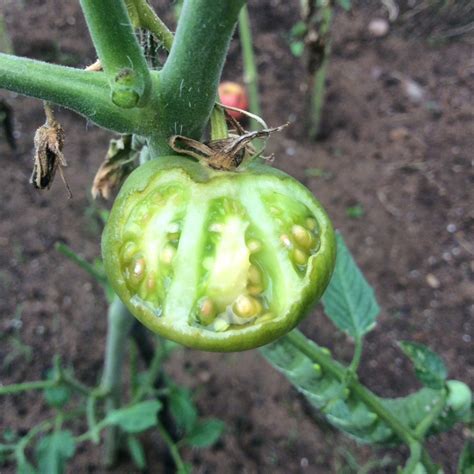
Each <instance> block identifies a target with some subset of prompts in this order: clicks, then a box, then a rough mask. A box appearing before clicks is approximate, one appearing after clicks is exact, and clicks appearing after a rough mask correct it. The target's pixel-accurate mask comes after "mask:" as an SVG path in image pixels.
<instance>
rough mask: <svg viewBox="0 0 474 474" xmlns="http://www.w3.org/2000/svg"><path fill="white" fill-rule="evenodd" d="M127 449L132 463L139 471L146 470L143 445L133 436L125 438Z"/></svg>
mask: <svg viewBox="0 0 474 474" xmlns="http://www.w3.org/2000/svg"><path fill="white" fill-rule="evenodd" d="M127 447H128V450H129V452H130V456H131V457H132V460H133V463H134V464H135V466H137V468H138V469H140V471H143V470H145V469H146V457H145V451H144V449H143V445H142V443H141V442H140V440H139V439H138V438H137V437H135V436H127Z"/></svg>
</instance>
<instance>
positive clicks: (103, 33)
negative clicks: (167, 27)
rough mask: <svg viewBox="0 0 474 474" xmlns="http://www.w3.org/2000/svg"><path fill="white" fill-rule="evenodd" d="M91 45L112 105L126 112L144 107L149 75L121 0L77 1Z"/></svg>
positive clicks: (147, 95) (148, 91)
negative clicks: (102, 70) (79, 4)
mask: <svg viewBox="0 0 474 474" xmlns="http://www.w3.org/2000/svg"><path fill="white" fill-rule="evenodd" d="M81 7H82V10H83V12H84V16H85V17H86V21H87V26H88V27H89V31H90V34H91V36H92V41H93V42H94V46H95V48H96V51H97V54H98V56H99V59H100V63H101V65H102V67H103V69H104V71H105V74H106V76H107V78H108V80H109V84H110V88H111V91H112V101H113V102H114V103H115V104H116V105H118V106H119V107H123V108H126V109H129V108H132V107H137V106H144V105H146V104H147V100H148V97H149V95H150V92H151V84H152V83H151V79H150V71H149V70H148V65H147V63H146V60H145V56H144V55H143V52H142V50H141V48H140V45H139V44H138V41H137V39H136V37H135V34H134V31H133V28H132V25H131V23H130V18H129V16H128V13H127V8H126V6H125V3H124V1H123V0H100V1H99V2H98V1H97V0H81Z"/></svg>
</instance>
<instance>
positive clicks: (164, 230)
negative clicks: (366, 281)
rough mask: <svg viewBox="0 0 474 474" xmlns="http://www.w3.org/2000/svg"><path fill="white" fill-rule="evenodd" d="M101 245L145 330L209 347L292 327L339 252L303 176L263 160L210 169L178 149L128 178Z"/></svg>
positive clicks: (241, 346) (226, 347)
mask: <svg viewBox="0 0 474 474" xmlns="http://www.w3.org/2000/svg"><path fill="white" fill-rule="evenodd" d="M102 249H103V258H104V262H105V268H106V271H107V275H108V277H109V280H110V282H111V284H112V286H113V288H114V290H115V291H116V293H117V294H118V295H119V297H120V298H121V299H122V301H123V302H124V303H125V304H126V305H127V307H128V308H129V310H130V311H131V312H132V313H133V314H134V315H135V316H136V317H137V318H138V319H139V320H140V321H141V322H142V323H143V324H144V325H145V326H147V327H148V328H150V329H151V330H152V331H154V332H156V333H159V334H161V335H163V336H164V337H167V338H169V339H172V340H174V341H176V342H179V343H181V344H183V345H185V346H188V347H193V348H197V349H204V350H209V351H239V350H245V349H251V348H254V347H258V346H260V345H263V344H266V343H268V342H270V341H272V340H274V339H276V338H278V337H280V336H282V335H284V334H285V333H286V332H288V331H290V330H291V329H292V328H294V327H295V326H296V324H297V323H298V322H299V321H300V320H301V319H302V318H303V317H304V316H305V315H306V314H307V313H308V311H309V310H310V309H311V307H312V306H313V305H314V304H315V303H316V301H317V300H318V299H319V297H320V296H321V294H322V293H323V291H324V289H325V288H326V285H327V284H328V282H329V278H330V276H331V273H332V270H333V267H334V260H335V242H334V233H333V230H332V226H331V223H330V221H329V218H328V217H327V215H326V213H325V212H324V210H323V209H322V207H321V205H320V204H319V203H318V202H317V201H316V200H315V199H314V197H313V196H312V194H311V193H310V192H309V191H308V189H306V188H305V187H304V186H303V185H302V184H300V183H299V182H298V181H296V180H295V179H293V178H291V177H290V176H288V175H287V174H285V173H283V172H281V171H278V170H276V169H273V168H270V167H269V166H267V165H263V164H256V163H252V164H251V165H249V166H248V168H247V169H246V170H245V171H217V170H213V169H211V168H208V167H206V166H203V165H201V164H199V163H197V162H194V161H192V160H190V159H188V158H183V157H180V156H170V157H165V158H159V159H156V160H151V161H149V162H148V163H146V164H144V165H142V166H140V167H139V168H138V169H136V170H135V171H134V172H133V173H132V174H131V175H130V176H129V177H128V179H127V181H126V182H125V184H124V185H123V187H122V189H121V191H120V193H119V195H118V197H117V199H116V201H115V203H114V206H113V209H112V211H111V214H110V217H109V220H108V223H107V226H106V228H105V231H104V235H103V240H102Z"/></svg>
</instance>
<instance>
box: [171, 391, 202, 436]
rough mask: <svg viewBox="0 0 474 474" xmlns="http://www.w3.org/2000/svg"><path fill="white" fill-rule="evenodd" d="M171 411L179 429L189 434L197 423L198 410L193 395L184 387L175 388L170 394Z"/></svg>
mask: <svg viewBox="0 0 474 474" xmlns="http://www.w3.org/2000/svg"><path fill="white" fill-rule="evenodd" d="M169 401H170V411H171V414H172V415H173V418H174V420H175V422H176V425H177V426H178V428H180V429H182V430H183V431H184V432H185V433H189V432H190V431H191V430H192V429H193V428H194V426H195V424H196V421H197V408H196V405H195V404H194V402H193V400H192V398H191V393H190V392H189V390H188V389H186V388H184V387H178V386H175V387H173V388H172V390H171V392H170V394H169Z"/></svg>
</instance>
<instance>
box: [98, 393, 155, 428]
mask: <svg viewBox="0 0 474 474" xmlns="http://www.w3.org/2000/svg"><path fill="white" fill-rule="evenodd" d="M160 409H161V403H160V402H159V401H158V400H147V401H144V402H141V403H137V404H136V405H132V406H129V407H125V408H120V409H118V410H112V411H111V412H109V413H108V415H107V416H106V417H105V419H104V421H103V422H102V423H101V424H102V425H103V426H106V425H117V426H120V428H122V429H123V430H124V431H125V432H127V433H140V432H142V431H145V430H147V429H149V428H151V427H152V426H155V425H156V422H157V414H158V412H159V410H160Z"/></svg>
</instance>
